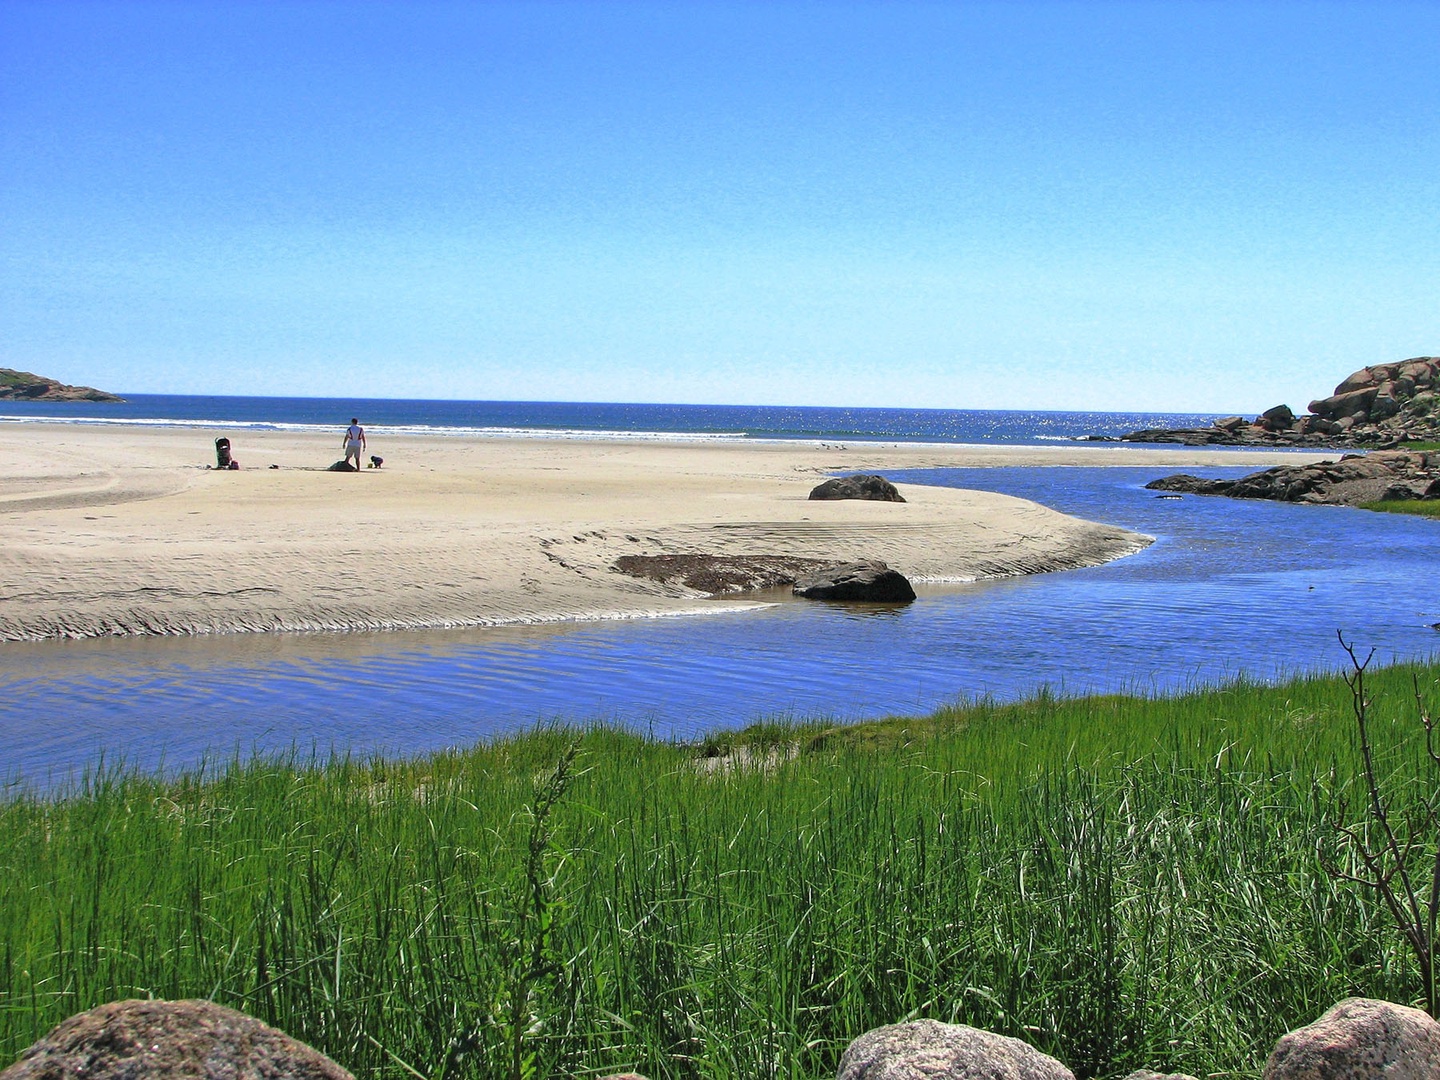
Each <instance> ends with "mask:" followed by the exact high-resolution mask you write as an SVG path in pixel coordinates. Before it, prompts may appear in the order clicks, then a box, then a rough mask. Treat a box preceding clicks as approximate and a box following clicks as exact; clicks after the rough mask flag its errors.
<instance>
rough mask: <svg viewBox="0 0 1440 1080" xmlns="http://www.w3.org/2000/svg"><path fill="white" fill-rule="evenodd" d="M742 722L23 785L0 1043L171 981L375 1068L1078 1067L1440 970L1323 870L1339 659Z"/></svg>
mask: <svg viewBox="0 0 1440 1080" xmlns="http://www.w3.org/2000/svg"><path fill="white" fill-rule="evenodd" d="M1412 676H1413V677H1418V678H1419V679H1420V680H1421V683H1422V685H1423V686H1425V687H1428V688H1430V691H1431V693H1432V696H1433V694H1434V689H1435V687H1436V686H1437V685H1440V665H1430V666H1420V667H1401V668H1394V669H1389V670H1386V671H1381V672H1374V673H1372V674H1371V691H1372V696H1373V698H1374V701H1375V704H1374V706H1373V710H1372V714H1371V716H1372V721H1371V722H1372V734H1373V736H1374V738H1375V741H1376V744H1377V749H1378V752H1379V755H1380V761H1381V767H1382V769H1383V771H1384V775H1385V780H1386V782H1387V784H1388V785H1389V789H1390V790H1391V791H1392V792H1394V793H1396V795H1397V798H1398V799H1399V800H1400V802H1401V803H1402V804H1403V803H1404V802H1405V800H1407V799H1416V798H1419V797H1420V796H1421V795H1422V794H1423V792H1424V790H1425V788H1424V786H1423V785H1425V784H1426V783H1427V781H1426V779H1425V772H1424V768H1423V766H1424V759H1423V745H1422V740H1420V739H1417V736H1420V735H1423V733H1421V732H1419V731H1418V727H1419V725H1418V724H1417V723H1416V722H1415V720H1414V706H1413V696H1412V687H1411V679H1412ZM725 744H729V746H730V748H731V750H732V754H731V757H730V758H728V759H715V758H708V759H707V758H704V757H701V756H700V755H699V754H697V752H696V751H695V750H694V749H693V748H688V747H684V746H677V745H672V744H667V743H660V742H654V741H649V740H645V739H642V738H639V737H635V736H630V735H626V734H622V733H618V732H614V731H607V730H591V731H585V732H572V731H565V730H561V729H546V730H540V731H536V732H532V733H530V734H528V735H525V736H523V737H516V738H510V739H505V740H502V741H499V742H496V743H494V744H491V745H487V746H481V747H477V748H474V749H472V750H467V751H464V752H455V753H447V754H439V755H435V756H433V757H428V758H424V759H417V760H413V761H384V760H380V759H365V760H362V759H354V758H352V759H342V760H335V761H323V762H322V761H306V760H299V759H295V758H291V759H286V760H278V761H277V760H270V761H251V762H235V763H231V764H230V765H228V766H227V767H224V768H222V769H219V770H201V771H197V772H196V773H195V774H192V775H188V776H183V777H180V778H178V779H174V780H167V781H161V780H158V779H155V778H150V777H145V776H138V775H130V774H125V773H122V772H118V771H115V770H109V771H102V772H98V773H96V774H95V775H92V776H90V777H88V778H87V779H85V780H84V782H83V783H81V784H80V785H78V786H77V787H76V789H75V790H73V791H71V792H69V793H67V794H65V795H64V796H63V797H59V798H41V797H38V796H30V795H18V796H12V797H10V798H9V799H8V801H5V802H4V803H0V1062H3V1061H4V1060H8V1059H10V1058H13V1057H14V1056H15V1055H16V1054H18V1053H19V1051H20V1050H21V1049H23V1048H24V1047H25V1046H26V1045H28V1044H29V1043H30V1042H31V1041H33V1040H34V1039H35V1038H37V1037H39V1036H40V1035H42V1034H43V1033H44V1032H45V1031H46V1030H48V1029H49V1028H50V1027H51V1026H53V1025H54V1024H55V1023H57V1022H58V1021H59V1020H61V1019H63V1018H64V1017H65V1016H68V1015H70V1014H71V1013H74V1012H77V1011H79V1010H82V1009H85V1008H89V1007H91V1006H94V1005H96V1004H99V1003H101V1002H104V1001H108V1000H113V999H116V998H123V997H137V996H138V997H145V996H152V995H153V996H155V997H163V998H180V997H209V998H213V999H214V1000H215V1001H217V1002H220V1003H222V1004H227V1005H231V1006H235V1007H238V1008H241V1009H244V1010H245V1011H247V1012H250V1013H252V1014H254V1015H256V1016H259V1017H260V1018H262V1019H264V1020H267V1021H269V1022H272V1023H274V1024H276V1025H278V1026H280V1027H282V1028H284V1029H285V1030H287V1031H289V1032H290V1033H292V1034H294V1035H296V1036H297V1037H299V1038H302V1039H304V1040H306V1041H308V1042H311V1043H313V1044H314V1045H316V1046H317V1047H319V1048H321V1049H322V1050H324V1051H325V1052H327V1053H329V1054H331V1055H332V1056H333V1057H335V1058H336V1059H337V1060H339V1061H340V1062H341V1063H343V1064H345V1065H347V1066H348V1067H350V1068H352V1069H353V1070H355V1071H356V1072H357V1074H359V1075H361V1076H393V1077H413V1076H415V1075H416V1074H419V1075H420V1076H423V1077H426V1078H439V1077H446V1078H447V1080H453V1078H455V1077H461V1076H543V1075H564V1074H586V1073H593V1072H601V1071H614V1070H617V1069H621V1068H627V1067H628V1068H637V1069H639V1070H640V1071H643V1072H645V1073H647V1074H649V1075H651V1076H657V1077H658V1076H676V1077H739V1076H747V1077H748V1076H770V1077H821V1076H827V1075H833V1074H834V1070H835V1066H836V1063H837V1061H838V1058H839V1055H840V1053H841V1052H842V1051H843V1049H844V1047H845V1045H846V1043H847V1042H848V1040H849V1039H851V1038H853V1037H854V1036H856V1035H858V1034H860V1033H861V1032H863V1031H865V1030H867V1029H868V1028H870V1027H873V1026H876V1025H878V1024H883V1023H890V1022H894V1021H897V1020H901V1019H904V1018H907V1017H915V1016H931V1017H935V1018H938V1019H941V1020H946V1021H960V1022H965V1023H971V1024H975V1025H978V1026H981V1027H985V1028H989V1029H992V1030H995V1031H999V1032H1003V1033H1006V1034H1011V1035H1016V1036H1019V1037H1021V1038H1024V1039H1026V1040H1028V1041H1029V1042H1032V1043H1033V1044H1035V1045H1036V1046H1038V1047H1040V1048H1041V1049H1043V1050H1045V1051H1047V1052H1049V1053H1053V1054H1055V1055H1056V1056H1058V1057H1060V1058H1061V1059H1062V1060H1064V1061H1066V1062H1067V1063H1068V1064H1069V1065H1070V1066H1071V1067H1072V1068H1074V1069H1075V1071H1076V1072H1077V1073H1078V1074H1080V1075H1081V1076H1115V1075H1124V1074H1126V1073H1128V1072H1129V1071H1130V1070H1131V1069H1133V1068H1137V1067H1142V1066H1145V1067H1155V1068H1162V1069H1172V1068H1174V1069H1184V1070H1185V1071H1188V1072H1192V1073H1196V1074H1199V1075H1206V1074H1216V1075H1222V1076H1224V1075H1254V1074H1255V1073H1256V1072H1257V1071H1258V1069H1259V1066H1260V1064H1261V1063H1262V1062H1263V1060H1264V1057H1265V1054H1266V1053H1267V1052H1268V1050H1269V1048H1270V1046H1271V1045H1272V1044H1273V1042H1274V1040H1275V1038H1276V1037H1277V1036H1278V1035H1279V1034H1280V1033H1282V1032H1283V1031H1284V1030H1286V1029H1288V1028H1290V1027H1293V1026H1295V1025H1297V1024H1300V1023H1304V1022H1308V1021H1309V1020H1311V1019H1313V1018H1314V1017H1315V1016H1316V1015H1318V1013H1319V1012H1321V1011H1322V1010H1323V1009H1324V1008H1326V1007H1328V1006H1329V1005H1330V1004H1332V1003H1333V1002H1334V1001H1335V1000H1336V999H1338V998H1340V997H1343V996H1345V995H1348V994H1355V993H1363V994H1370V995H1375V996H1382V997H1388V998H1391V999H1393V1000H1399V1001H1410V1000H1414V999H1415V998H1416V996H1417V995H1418V993H1419V988H1418V981H1417V978H1416V973H1415V971H1414V969H1413V967H1412V964H1411V962H1410V960H1409V959H1408V956H1407V954H1406V953H1405V951H1404V948H1403V944H1402V943H1401V942H1400V941H1399V940H1398V938H1397V937H1396V936H1395V935H1394V933H1393V930H1392V928H1391V927H1390V925H1389V922H1388V916H1387V915H1386V913H1385V911H1384V910H1383V909H1381V908H1380V907H1378V906H1377V902H1376V899H1375V898H1374V897H1373V896H1372V895H1370V894H1368V893H1366V892H1364V891H1363V890H1357V889H1354V888H1353V887H1350V886H1347V885H1345V884H1343V883H1337V882H1335V881H1334V880H1332V879H1331V877H1330V876H1329V875H1327V874H1326V873H1325V871H1324V869H1323V868H1322V866H1321V861H1320V858H1319V855H1320V853H1322V852H1325V851H1328V850H1329V849H1328V848H1327V847H1326V845H1329V844H1331V843H1332V842H1333V836H1334V834H1333V828H1332V825H1333V819H1334V816H1335V815H1336V814H1337V813H1338V812H1340V807H1341V806H1342V805H1347V804H1346V803H1345V800H1344V797H1345V795H1346V793H1347V790H1349V789H1350V788H1351V785H1352V784H1353V783H1354V782H1355V781H1354V779H1353V778H1354V777H1355V776H1356V745H1355V739H1354V733H1353V719H1352V718H1351V715H1350V699H1349V694H1348V690H1347V689H1346V687H1345V685H1344V684H1343V682H1341V681H1340V680H1339V679H1338V678H1323V677H1318V676H1317V677H1312V678H1306V679H1301V680H1297V681H1295V682H1292V683H1290V684H1288V685H1285V686H1282V687H1277V688H1266V687H1260V686H1255V685H1248V684H1243V683H1241V684H1234V685H1231V686H1228V687H1225V688H1222V689H1215V690H1205V691H1197V692H1194V693H1189V694H1185V695H1181V696H1178V697H1174V698H1165V699H1157V700H1152V699H1146V698H1141V697H1092V698H1082V699H1076V700H1064V699H1057V698H1054V697H1051V696H1041V697H1039V698H1037V699H1036V700H1033V701H1030V702H1027V703H1022V704H1019V705H994V704H983V703H982V704H977V705H971V706H967V707H964V708H955V709H950V710H943V711H942V712H940V713H937V714H935V715H933V716H929V717H923V718H913V719H896V720H892V721H888V722H884V723H878V724H867V725H860V726H857V727H854V728H840V729H834V730H830V731H823V730H821V729H819V728H815V727H811V728H803V727H787V726H784V725H779V726H773V725H772V726H771V727H769V728H767V729H765V730H762V731H759V732H757V733H754V734H753V736H747V735H745V734H744V733H740V734H738V735H734V736H730V737H727V738H726V739H724V740H721V739H716V740H712V742H711V744H710V745H711V750H712V752H714V751H716V750H719V749H720V748H722V746H723V745H725ZM750 744H753V745H750ZM577 745H578V749H575V750H574V757H573V761H572V760H569V755H570V754H571V753H572V748H574V747H577ZM747 745H748V749H749V752H748V753H747V754H740V753H739V752H738V748H742V747H747ZM791 746H794V747H798V748H799V749H798V752H791V751H789V750H788V749H787V748H788V747H791ZM717 760H719V761H720V763H721V767H718V768H717V767H713V766H714V765H715V764H716V761H717ZM561 763H564V764H563V770H564V775H563V777H562V778H560V780H559V781H558V786H557V776H558V775H559V774H558V773H557V765H559V764H561ZM727 764H728V767H727ZM1351 794H1352V796H1353V792H1352V793H1351ZM1349 804H1353V805H1363V800H1359V801H1358V802H1357V800H1355V799H1354V798H1353V797H1352V798H1351V799H1350V802H1349Z"/></svg>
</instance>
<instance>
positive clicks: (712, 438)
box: [0, 416, 751, 442]
mask: <svg viewBox="0 0 1440 1080" xmlns="http://www.w3.org/2000/svg"><path fill="white" fill-rule="evenodd" d="M0 424H64V425H84V426H92V427H93V426H99V427H153V428H218V429H222V430H227V431H229V430H235V431H282V432H286V433H290V434H308V435H329V434H331V433H332V432H333V431H334V430H336V429H335V425H334V424H298V423H287V422H284V421H277V420H199V419H189V418H180V419H156V418H154V417H113V416H0ZM366 432H367V434H369V435H370V436H372V437H373V436H377V435H378V436H384V437H389V438H395V437H401V436H407V435H408V436H440V437H443V438H467V439H475V438H482V439H578V440H586V441H609V442H617V441H636V440H639V441H642V442H733V441H736V440H741V439H748V438H750V437H751V436H750V434H749V433H748V432H744V431H739V432H703V431H702V432H697V431H603V430H602V431H592V430H588V429H584V428H527V427H465V426H459V425H436V424H396V425H386V424H371V425H369V426H368V427H367V428H366Z"/></svg>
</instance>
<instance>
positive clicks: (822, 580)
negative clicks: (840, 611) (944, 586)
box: [792, 562, 915, 604]
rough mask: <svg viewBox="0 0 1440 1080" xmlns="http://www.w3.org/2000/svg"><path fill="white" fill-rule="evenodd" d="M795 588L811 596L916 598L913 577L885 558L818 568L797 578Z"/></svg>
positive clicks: (906, 600) (892, 601) (876, 600)
mask: <svg viewBox="0 0 1440 1080" xmlns="http://www.w3.org/2000/svg"><path fill="white" fill-rule="evenodd" d="M792 591H793V592H794V593H795V595H796V596H803V597H805V599H807V600H867V601H870V602H871V603H879V604H905V603H909V602H910V601H911V600H914V599H915V589H914V588H913V587H912V586H911V585H910V581H909V579H908V578H906V577H905V575H904V574H902V573H900V571H898V570H891V569H890V567H888V566H886V565H885V564H884V563H883V562H860V563H844V564H842V565H840V566H831V567H828V568H826V569H824V570H817V571H815V572H814V573H810V574H806V575H805V576H804V577H802V578H801V579H800V580H798V581H797V582H795V587H794V589H793V590H792Z"/></svg>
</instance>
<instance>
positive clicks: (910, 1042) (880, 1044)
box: [836, 1020, 1075, 1080]
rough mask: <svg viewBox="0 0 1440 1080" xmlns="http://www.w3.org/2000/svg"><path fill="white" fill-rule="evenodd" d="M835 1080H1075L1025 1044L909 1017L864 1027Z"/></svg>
mask: <svg viewBox="0 0 1440 1080" xmlns="http://www.w3.org/2000/svg"><path fill="white" fill-rule="evenodd" d="M836 1077H837V1080H1075V1074H1074V1073H1072V1072H1071V1071H1070V1070H1069V1069H1067V1068H1066V1067H1065V1066H1064V1065H1062V1064H1060V1062H1058V1061H1056V1060H1055V1059H1054V1058H1052V1057H1051V1056H1050V1055H1048V1054H1042V1053H1041V1052H1040V1051H1039V1050H1036V1049H1035V1048H1034V1047H1033V1046H1031V1045H1030V1044H1029V1043H1025V1042H1021V1041H1020V1040H1019V1039H1012V1038H1010V1037H1009V1036H1007V1035H996V1034H994V1033H993V1032H989V1031H982V1030H981V1029H980V1028H973V1027H968V1026H967V1025H965V1024H942V1023H940V1021H938V1020H912V1021H911V1022H910V1023H908V1024H890V1025H888V1026H886V1027H879V1028H875V1029H874V1030H873V1031H867V1032H866V1033H865V1034H864V1035H861V1036H860V1037H859V1038H858V1039H856V1040H855V1041H854V1042H852V1043H851V1044H850V1045H849V1047H847V1048H846V1050H845V1055H844V1056H843V1057H842V1058H841V1059H840V1070H839V1072H838V1073H837V1074H836Z"/></svg>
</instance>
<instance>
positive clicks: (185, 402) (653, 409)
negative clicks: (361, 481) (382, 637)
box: [0, 394, 1214, 444]
mask: <svg viewBox="0 0 1440 1080" xmlns="http://www.w3.org/2000/svg"><path fill="white" fill-rule="evenodd" d="M351 416H358V417H359V418H360V419H361V422H362V423H363V424H364V425H365V426H366V427H367V428H368V429H369V430H370V431H372V433H374V434H398V433H411V434H437V433H438V434H450V435H458V436H470V437H474V436H476V435H505V436H510V437H514V436H517V435H524V434H537V435H540V434H543V435H547V436H554V435H557V434H560V435H575V436H580V437H584V438H596V437H604V436H606V435H609V436H629V437H634V436H647V435H649V436H669V437H673V436H676V435H682V436H686V437H692V438H697V437H698V438H706V437H708V438H762V439H812V440H814V439H820V440H836V439H844V440H850V441H864V440H870V441H905V442H964V443H1012V444H1013V443H1037V442H1050V441H1056V440H1071V439H1077V438H1084V437H1085V436H1087V435H1108V436H1117V435H1123V434H1124V433H1126V432H1128V431H1135V430H1138V429H1140V428H1148V427H1194V426H1205V425H1208V424H1209V423H1210V422H1211V420H1213V419H1214V417H1213V416H1211V415H1199V414H1189V413H1186V414H1179V413H1177V414H1160V413H1122V412H1113V413H1098V412H1089V413H1086V412H1006V411H994V410H963V409H859V408H819V407H799V406H795V407H789V406H771V405H765V406H760V405H754V406H752V405H621V404H603V403H598V404H597V403H580V402H530V401H394V400H374V401H369V400H351V399H338V398H337V399H330V398H260V397H189V396H181V395H166V396H160V395H154V394H135V395H131V396H130V397H129V398H128V400H126V401H125V402H123V403H120V404H101V403H96V402H50V403H46V402H16V401H0V423H3V422H5V421H6V420H47V421H51V422H57V423H62V422H70V423H120V422H124V423H134V422H136V421H141V422H145V423H151V424H161V425H194V426H204V427H217V426H233V427H237V428H241V429H243V428H258V429H264V428H282V429H287V430H305V429H314V428H318V429H321V430H324V431H331V430H335V431H339V430H341V429H343V428H344V427H345V426H346V425H347V424H348V423H349V421H350V417H351Z"/></svg>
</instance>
